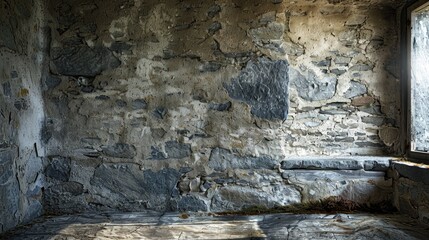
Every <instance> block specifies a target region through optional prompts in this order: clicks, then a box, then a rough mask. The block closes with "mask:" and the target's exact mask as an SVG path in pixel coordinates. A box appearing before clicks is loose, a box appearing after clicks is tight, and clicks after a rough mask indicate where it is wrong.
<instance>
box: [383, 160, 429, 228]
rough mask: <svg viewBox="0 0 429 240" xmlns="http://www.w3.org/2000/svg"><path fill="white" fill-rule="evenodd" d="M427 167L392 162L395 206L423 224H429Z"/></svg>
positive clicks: (428, 167) (428, 168) (428, 179)
mask: <svg viewBox="0 0 429 240" xmlns="http://www.w3.org/2000/svg"><path fill="white" fill-rule="evenodd" d="M428 170H429V166H428V165H425V164H416V163H410V162H394V163H393V166H392V172H391V175H392V177H393V179H394V180H393V181H394V199H393V202H394V204H395V206H396V207H397V208H398V210H399V211H400V212H401V213H405V214H408V215H409V216H411V217H412V218H414V219H418V220H419V221H420V222H422V223H424V224H429V208H428V204H429V178H428V174H427V173H428Z"/></svg>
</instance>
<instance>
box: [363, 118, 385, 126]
mask: <svg viewBox="0 0 429 240" xmlns="http://www.w3.org/2000/svg"><path fill="white" fill-rule="evenodd" d="M385 121H386V119H385V118H384V117H362V122H364V123H369V124H372V125H375V126H381V125H383V124H384V123H385Z"/></svg>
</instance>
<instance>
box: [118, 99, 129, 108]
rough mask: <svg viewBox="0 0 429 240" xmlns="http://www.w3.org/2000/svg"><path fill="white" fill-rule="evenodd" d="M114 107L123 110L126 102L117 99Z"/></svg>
mask: <svg viewBox="0 0 429 240" xmlns="http://www.w3.org/2000/svg"><path fill="white" fill-rule="evenodd" d="M115 103H116V106H118V107H120V108H123V107H126V106H127V102H125V101H124V100H121V99H118V100H116V101H115Z"/></svg>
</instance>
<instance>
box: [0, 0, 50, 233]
mask: <svg viewBox="0 0 429 240" xmlns="http://www.w3.org/2000/svg"><path fill="white" fill-rule="evenodd" d="M42 2H43V1H26V0H18V1H8V0H6V1H2V2H1V3H0V233H1V232H3V231H6V230H8V229H10V228H12V227H14V226H16V225H17V224H19V223H22V222H27V221H29V220H31V219H33V218H35V217H37V216H40V215H41V214H42V210H43V207H42V187H43V185H44V177H43V171H42V170H43V163H42V159H41V157H42V156H43V155H44V148H43V146H42V143H41V141H40V131H41V129H42V123H43V121H44V109H43V97H42V89H41V79H42V73H43V71H44V70H46V67H48V65H46V61H45V56H46V54H47V50H48V48H47V46H48V44H47V39H46V37H45V36H46V27H45V23H44V19H43V15H44V14H46V13H45V12H44V6H43V4H42Z"/></svg>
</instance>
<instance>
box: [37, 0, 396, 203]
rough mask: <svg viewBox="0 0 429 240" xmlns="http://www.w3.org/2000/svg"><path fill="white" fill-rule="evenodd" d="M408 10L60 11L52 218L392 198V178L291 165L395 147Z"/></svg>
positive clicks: (53, 65) (290, 6) (130, 6)
mask: <svg viewBox="0 0 429 240" xmlns="http://www.w3.org/2000/svg"><path fill="white" fill-rule="evenodd" d="M400 4H401V1H379V0H371V1H370V0H368V1H347V0H346V1H327V0H317V1H295V2H289V1H258V2H255V1H203V2H202V1H173V0H171V1H170V0H169V1H161V2H160V1H110V2H105V3H103V4H99V3H98V2H96V1H91V0H78V1H67V0H63V1H50V3H49V6H48V7H49V17H50V20H51V21H50V23H51V24H50V28H51V44H50V56H51V61H50V69H49V70H50V71H49V72H50V75H49V76H47V77H46V78H45V81H44V89H45V92H44V101H45V103H46V114H47V116H48V117H47V118H46V120H45V122H44V124H43V136H42V139H43V141H44V143H45V144H46V147H47V152H48V155H50V156H51V157H48V158H46V161H45V162H44V164H45V166H47V168H46V171H45V173H46V174H47V175H48V177H47V185H46V187H47V191H46V192H47V194H46V196H45V203H46V208H47V210H48V211H59V212H61V211H65V212H67V211H84V210H94V209H128V210H139V209H147V208H149V209H156V210H177V209H180V210H200V211H211V210H224V209H232V208H243V207H248V206H251V205H263V206H267V207H271V206H276V205H287V204H291V203H297V202H302V201H306V200H317V199H321V198H326V197H329V196H331V195H336V196H341V197H344V198H347V199H351V200H354V201H357V202H369V203H380V202H383V201H386V200H387V199H388V198H389V196H391V192H392V190H391V184H392V183H391V181H389V180H385V179H384V173H383V171H385V169H378V170H377V171H380V172H378V174H372V173H366V171H365V170H367V168H365V167H364V165H362V164H363V163H362V164H361V163H359V164H361V165H359V166H360V167H359V168H357V169H356V168H348V167H347V166H343V165H344V163H341V161H338V162H339V163H338V164H339V165H337V164H336V162H335V161H336V160H338V159H335V158H333V159H331V160H330V161H331V162H330V163H328V166H330V167H331V169H329V170H328V171H326V172H323V171H307V170H306V168H305V167H302V168H301V172H299V171H295V170H287V169H282V168H281V166H282V165H285V164H283V163H282V162H283V161H287V159H290V158H291V157H296V156H298V157H300V156H314V157H317V156H353V155H383V154H386V153H395V152H397V150H398V137H397V135H398V133H399V131H398V130H397V129H398V126H399V122H398V121H399V105H400V104H399V81H398V75H399V74H398V69H397V63H396V59H398V54H399V51H398V49H397V48H398V23H397V22H396V20H397V17H396V16H397V10H398V9H399V7H400ZM395 93H397V94H395ZM56 159H57V160H58V159H59V160H58V161H60V162H61V161H63V163H61V164H64V165H66V166H62V167H58V166H57V167H55V166H52V164H54V165H57V164H59V163H58V161H57V160H56ZM61 159H62V160H61ZM313 163H314V162H313ZM61 164H60V165H61ZM311 164H312V163H310V164H309V166H310V167H309V168H311ZM383 164H384V161H381V162H380V165H383ZM286 165H287V164H286ZM322 165H323V164H322ZM52 169H59V170H61V171H63V170H64V169H65V171H66V172H67V173H64V174H59V175H55V174H54V175H53V176H52V171H51V170H52ZM335 169H337V170H338V171H337V170H335ZM349 176H354V177H353V178H351V179H349ZM315 179H316V180H315ZM344 179H346V180H344ZM333 189H335V191H333ZM379 193H380V194H379ZM153 196H157V197H156V198H154V197H153ZM266 199H268V201H267V200H266ZM58 203H62V204H63V203H64V205H61V204H58Z"/></svg>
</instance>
